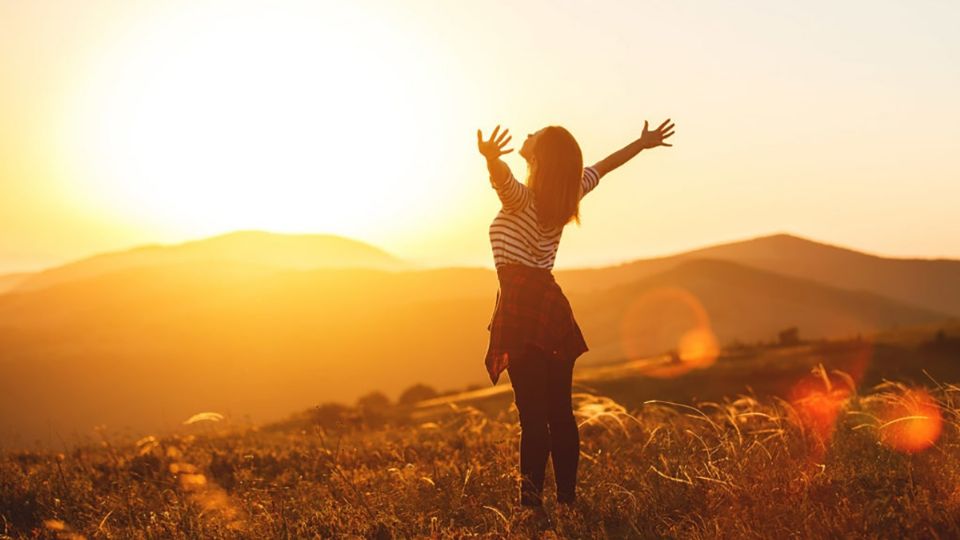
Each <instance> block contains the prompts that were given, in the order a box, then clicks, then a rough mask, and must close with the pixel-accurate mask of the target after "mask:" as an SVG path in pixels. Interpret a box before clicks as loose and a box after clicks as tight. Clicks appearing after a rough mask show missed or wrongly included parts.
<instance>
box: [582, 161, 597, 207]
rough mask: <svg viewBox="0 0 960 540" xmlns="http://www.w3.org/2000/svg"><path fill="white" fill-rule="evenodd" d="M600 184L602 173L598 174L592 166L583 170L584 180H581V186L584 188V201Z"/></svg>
mask: <svg viewBox="0 0 960 540" xmlns="http://www.w3.org/2000/svg"><path fill="white" fill-rule="evenodd" d="M599 183H600V173H599V172H597V169H595V168H594V167H593V166H592V165H591V166H589V167H584V168H583V179H582V180H580V185H581V186H582V187H583V193H582V194H581V195H580V198H581V199H582V198H583V197H584V196H585V195H586V194H587V193H590V192H591V191H593V188H595V187H597V184H599Z"/></svg>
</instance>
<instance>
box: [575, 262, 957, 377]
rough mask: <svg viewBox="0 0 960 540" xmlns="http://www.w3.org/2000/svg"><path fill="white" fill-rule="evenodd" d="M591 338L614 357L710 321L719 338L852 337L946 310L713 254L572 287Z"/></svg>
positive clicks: (643, 351) (666, 342) (660, 346)
mask: <svg viewBox="0 0 960 540" xmlns="http://www.w3.org/2000/svg"><path fill="white" fill-rule="evenodd" d="M569 296H570V298H571V304H572V305H573V307H574V309H575V311H576V314H577V316H578V320H580V321H581V326H582V328H583V331H584V334H585V335H588V336H589V337H590V338H589V339H588V344H590V345H591V349H592V350H593V352H595V353H598V356H600V357H602V358H604V359H609V358H618V357H623V355H624V354H626V353H631V352H632V353H633V354H639V355H641V356H650V355H654V354H658V353H661V352H663V351H664V350H667V349H671V348H676V347H677V346H678V342H679V340H680V338H681V336H682V335H683V334H684V332H686V331H687V330H689V329H691V328H692V327H694V326H696V325H697V324H706V325H707V326H708V327H709V328H710V329H711V331H712V332H713V333H714V334H715V336H716V338H717V341H718V342H719V343H720V344H721V345H727V344H730V343H732V342H734V341H735V340H739V341H742V342H756V341H760V340H764V341H769V340H771V339H774V338H775V337H776V336H777V334H778V333H779V331H781V330H784V329H786V328H789V327H792V326H795V327H797V328H798V329H799V331H800V335H801V337H806V338H821V337H853V336H856V335H858V334H862V335H870V334H873V333H875V332H878V331H880V330H884V329H888V328H892V327H897V326H909V325H918V324H925V323H933V322H941V321H943V320H946V319H948V318H949V315H947V314H944V313H940V312H935V311H932V310H929V309H926V308H922V307H917V306H912V305H909V304H904V303H901V302H898V301H896V300H891V299H889V298H885V297H883V296H879V295H876V294H873V293H869V292H863V291H850V290H845V289H839V288H836V287H830V286H827V285H823V284H820V283H817V282H814V281H809V280H803V279H799V278H793V277H789V276H784V275H781V274H775V273H772V272H767V271H764V270H758V269H755V268H751V267H748V266H744V265H740V264H737V263H732V262H729V261H719V260H711V259H694V260H689V261H685V262H681V263H679V264H678V265H677V266H675V267H673V268H671V269H669V270H667V271H665V272H661V273H659V274H655V275H653V276H650V277H648V278H645V279H641V280H637V281H634V282H631V283H625V284H621V285H617V286H614V287H611V288H609V289H605V290H601V291H594V292H591V293H578V292H572V293H570V295H569Z"/></svg>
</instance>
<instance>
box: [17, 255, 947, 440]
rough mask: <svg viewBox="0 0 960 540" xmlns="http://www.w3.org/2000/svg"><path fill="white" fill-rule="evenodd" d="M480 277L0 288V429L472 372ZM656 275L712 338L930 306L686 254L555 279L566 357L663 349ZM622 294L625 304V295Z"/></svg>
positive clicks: (232, 405)
mask: <svg viewBox="0 0 960 540" xmlns="http://www.w3.org/2000/svg"><path fill="white" fill-rule="evenodd" d="M496 287H497V282H496V275H495V273H494V272H493V271H491V270H487V269H470V268H451V269H436V270H410V271H384V270H375V269H345V268H340V269H337V268H332V269H314V270H286V269H278V268H276V267H273V266H271V265H257V264H249V263H241V262H233V261H209V260H201V261H189V260H188V261H186V262H177V263H170V264H164V265H154V266H149V267H133V268H126V269H123V270H119V271H114V272H111V273H106V274H101V275H97V276H94V277H90V278H87V279H78V280H75V281H68V282H64V283H60V284H58V285H53V286H50V287H46V288H42V289H37V290H32V291H20V292H15V293H11V294H6V295H0V350H2V351H3V354H2V355H0V372H2V373H3V377H0V440H2V439H4V438H5V437H6V436H8V435H9V436H12V435H11V434H13V433H20V434H22V435H24V436H27V437H47V438H49V437H53V435H52V433H53V431H56V433H57V434H59V435H62V436H67V435H69V434H70V433H71V431H72V430H77V432H78V433H81V434H82V433H89V430H90V428H91V427H92V426H93V425H96V424H99V423H107V424H109V425H111V426H123V425H129V426H134V427H137V428H144V429H150V428H152V427H154V426H164V425H171V424H174V423H177V422H180V421H182V420H183V419H184V418H186V417H187V416H189V415H191V414H193V413H196V412H199V411H205V410H214V411H218V412H222V413H234V414H236V415H245V414H249V415H250V416H251V418H253V419H254V420H257V421H259V420H268V419H273V418H279V417H282V416H284V415H286V414H287V413H289V412H290V411H293V410H300V409H303V408H308V407H310V406H311V405H312V404H316V403H318V402H322V401H332V400H340V401H346V402H350V401H352V400H354V399H356V397H358V396H359V395H361V394H363V393H365V392H368V391H370V390H373V389H378V390H382V391H384V392H386V393H388V395H391V396H393V397H396V396H397V395H398V394H399V393H400V391H402V390H403V389H404V388H406V387H408V386H409V385H411V384H413V383H416V382H423V383H426V384H430V385H433V386H434V387H436V388H439V389H443V388H454V387H462V386H464V385H466V384H471V383H480V384H489V382H488V381H487V379H486V373H485V371H484V369H483V364H482V357H483V354H484V353H485V352H486V340H487V338H488V334H487V331H486V325H487V323H488V322H489V319H490V316H491V314H492V310H493V306H494V300H495V295H496ZM664 288H666V289H671V288H679V289H684V290H686V291H688V292H689V293H690V294H691V295H692V296H693V297H695V298H697V301H698V302H699V303H700V304H702V305H703V306H704V308H705V309H706V313H707V314H708V317H709V320H710V323H711V325H712V328H713V330H714V332H715V333H716V334H717V336H718V338H719V339H720V341H721V342H722V343H724V342H727V341H729V340H733V339H743V340H752V339H761V338H762V339H766V340H769V339H773V338H775V334H776V332H777V331H778V330H780V329H782V328H784V327H787V326H793V325H796V326H799V328H800V331H801V335H802V336H803V337H808V338H812V337H825V336H833V335H850V334H852V333H857V332H868V331H870V330H873V329H877V328H883V327H889V326H893V325H906V324H915V323H927V322H936V321H939V320H942V319H944V318H945V317H946V315H943V314H939V313H936V312H933V311H930V310H925V309H922V308H917V307H912V306H909V305H905V304H902V303H899V302H896V301H893V300H888V299H884V298H882V297H878V296H876V295H872V294H868V293H862V292H851V291H845V290H841V289H837V288H832V287H828V286H824V285H822V284H817V283H813V282H809V281H805V280H801V279H797V278H790V277H786V276H783V275H779V274H774V273H770V272H766V271H762V270H757V269H753V268H749V267H746V266H742V265H739V264H735V263H730V262H723V261H709V260H704V261H690V262H687V263H684V264H681V265H678V266H676V267H674V268H672V269H670V270H668V271H665V272H662V273H660V274H657V275H653V276H649V277H647V278H645V279H639V280H636V281H634V282H628V283H622V284H620V285H617V286H614V287H610V288H607V289H601V290H595V291H592V292H575V291H574V292H570V300H571V303H572V304H573V306H574V309H575V312H576V315H577V318H578V320H579V321H580V323H581V325H582V327H583V329H584V333H585V336H586V338H587V342H588V344H589V345H590V347H591V351H590V352H588V353H587V354H586V355H584V357H582V359H581V360H580V362H582V363H583V364H585V365H588V364H590V363H596V362H600V361H606V360H612V359H618V358H623V357H624V356H625V348H624V346H623V344H624V342H625V341H628V342H632V343H639V348H637V347H634V350H640V351H642V352H647V351H649V352H650V353H659V352H662V351H664V350H666V349H669V348H673V347H675V346H676V340H677V339H678V336H679V335H680V334H681V333H682V332H683V331H684V330H685V329H687V326H688V325H689V323H690V322H689V320H688V319H685V317H688V314H687V313H685V311H684V310H685V309H686V308H685V307H684V306H683V305H677V304H671V303H670V302H669V301H667V303H663V304H659V305H658V304H653V305H652V306H653V308H654V309H649V306H647V307H644V306H645V304H643V298H644V297H645V296H646V295H650V294H652V295H653V296H654V297H657V294H656V291H657V290H661V289H664ZM667 298H668V299H669V298H670V297H669V295H667ZM638 299H640V300H638ZM638 301H639V302H640V306H641V307H643V309H640V310H636V309H634V308H632V307H631V306H635V305H636V303H637V302H638ZM628 313H629V314H630V315H629V317H628V316H627V314H628ZM625 320H626V321H628V323H627V324H625V323H624V321H625ZM27 440H28V441H29V440H30V439H27ZM53 440H56V439H55V437H54V438H53Z"/></svg>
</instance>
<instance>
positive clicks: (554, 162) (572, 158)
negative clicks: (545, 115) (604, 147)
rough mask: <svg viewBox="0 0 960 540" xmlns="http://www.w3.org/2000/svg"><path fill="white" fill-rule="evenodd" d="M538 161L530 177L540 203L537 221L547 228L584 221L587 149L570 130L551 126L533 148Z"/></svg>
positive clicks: (536, 200) (537, 200) (529, 183)
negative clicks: (583, 181)
mask: <svg viewBox="0 0 960 540" xmlns="http://www.w3.org/2000/svg"><path fill="white" fill-rule="evenodd" d="M533 156H534V157H535V158H536V163H535V164H534V165H533V167H532V170H531V171H530V175H529V176H528V177H527V187H529V188H530V189H532V190H533V194H534V201H535V202H536V206H537V221H539V222H540V225H541V226H543V227H545V228H550V229H552V228H554V227H562V226H564V225H566V224H567V223H570V221H571V220H573V221H576V222H577V225H579V224H580V193H581V191H580V190H581V186H580V179H581V178H582V176H583V153H582V152H581V151H580V145H579V144H577V140H576V139H574V138H573V135H571V134H570V132H569V131H567V130H566V129H564V128H562V127H560V126H547V128H546V129H544V130H543V133H541V134H540V136H539V137H537V142H536V145H535V146H534V148H533Z"/></svg>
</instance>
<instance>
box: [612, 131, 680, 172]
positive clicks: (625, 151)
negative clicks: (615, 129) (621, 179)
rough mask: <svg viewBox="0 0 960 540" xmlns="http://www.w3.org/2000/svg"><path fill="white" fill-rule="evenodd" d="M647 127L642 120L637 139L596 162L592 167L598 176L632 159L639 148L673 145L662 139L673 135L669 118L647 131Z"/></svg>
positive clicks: (638, 151)
mask: <svg viewBox="0 0 960 540" xmlns="http://www.w3.org/2000/svg"><path fill="white" fill-rule="evenodd" d="M647 127H648V123H647V121H646V120H644V121H643V133H642V134H641V135H640V138H639V139H637V140H635V141H633V142H632V143H630V144H628V145H626V146H624V147H623V148H621V149H620V150H617V151H616V152H614V153H612V154H610V155H609V156H607V157H605V158H604V159H602V160H600V161H598V162H596V163H595V164H594V165H593V167H594V168H595V169H596V170H597V173H598V174H599V175H600V176H603V175H605V174H607V173H608V172H610V171H612V170H614V169H616V168H617V167H619V166H621V165H623V164H624V163H626V162H628V161H630V160H631V159H633V157H634V156H636V155H637V154H639V153H640V151H641V150H645V149H648V148H655V147H657V146H673V145H672V144H667V143H665V142H663V141H664V139H666V138H667V137H669V136H671V135H673V128H674V124H671V123H670V119H669V118H668V119H666V120H664V121H663V123H662V124H660V127H658V128H657V129H655V130H653V131H648V130H647Z"/></svg>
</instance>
